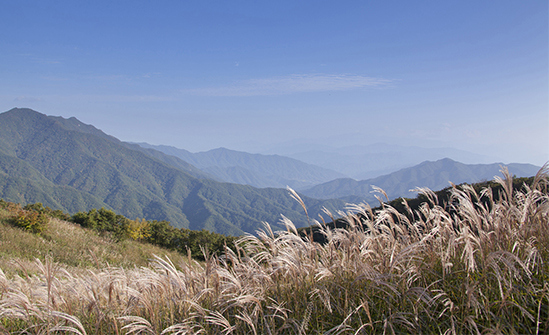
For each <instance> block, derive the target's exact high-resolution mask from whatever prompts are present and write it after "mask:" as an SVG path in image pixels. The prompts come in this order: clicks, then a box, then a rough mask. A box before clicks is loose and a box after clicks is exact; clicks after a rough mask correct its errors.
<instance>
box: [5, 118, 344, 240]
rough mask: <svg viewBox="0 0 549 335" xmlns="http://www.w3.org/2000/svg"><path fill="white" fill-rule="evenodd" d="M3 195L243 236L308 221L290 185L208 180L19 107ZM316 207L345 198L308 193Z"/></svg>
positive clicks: (70, 122) (89, 129) (313, 211)
mask: <svg viewBox="0 0 549 335" xmlns="http://www.w3.org/2000/svg"><path fill="white" fill-rule="evenodd" d="M0 197H2V198H4V199H5V200H7V201H14V202H20V203H31V202H42V203H43V204H44V205H46V206H49V207H51V208H54V209H61V210H64V211H67V212H70V213H74V212H77V211H82V210H89V209H91V208H100V207H105V208H108V209H112V210H114V211H116V212H117V213H119V214H122V215H124V216H126V217H129V218H132V219H133V218H137V217H139V218H146V219H148V220H168V221H170V222H171V223H172V224H173V225H174V226H176V227H185V228H191V229H208V230H210V231H213V232H217V233H223V234H231V235H240V234H242V233H243V232H249V233H254V232H255V230H257V229H258V228H260V227H262V222H263V221H267V222H269V223H271V224H274V225H275V228H280V227H281V226H280V225H279V219H280V215H281V214H284V215H285V216H286V217H288V218H290V219H291V220H293V221H294V223H295V224H296V225H297V226H303V225H305V224H306V223H307V218H306V217H305V216H304V214H303V209H302V208H301V206H300V205H299V204H298V203H297V202H296V201H295V200H293V199H292V198H291V197H290V196H289V194H288V192H287V191H286V190H283V189H273V188H268V189H257V188H253V187H251V186H245V185H237V184H229V183H220V182H216V181H213V180H209V179H205V175H203V173H202V172H201V171H199V170H198V169H197V168H195V167H193V166H192V165H190V164H188V163H186V162H183V161H181V160H179V159H177V158H175V157H171V156H167V155H165V154H163V153H161V152H157V151H150V150H145V149H143V148H136V146H135V145H131V144H127V143H124V142H121V141H119V140H118V139H116V138H114V137H112V136H109V135H107V134H104V133H103V132H101V131H100V130H98V129H96V128H95V127H93V126H90V125H85V124H83V123H81V122H80V121H78V120H77V119H75V118H70V119H64V118H61V117H52V116H46V115H44V114H41V113H38V112H36V111H33V110H30V109H19V108H14V109H12V110H10V111H8V112H5V113H2V114H0ZM303 200H304V202H305V203H306V205H307V207H308V210H309V214H310V215H311V216H316V215H317V214H318V213H320V212H321V211H322V208H323V207H324V206H326V207H327V208H329V209H331V210H335V209H341V208H342V207H343V205H344V204H343V202H342V201H321V200H315V199H310V198H307V197H304V198H303Z"/></svg>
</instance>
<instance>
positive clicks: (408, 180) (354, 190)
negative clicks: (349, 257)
mask: <svg viewBox="0 0 549 335" xmlns="http://www.w3.org/2000/svg"><path fill="white" fill-rule="evenodd" d="M506 166H507V168H508V169H509V172H510V173H511V175H515V176H517V177H530V176H533V175H535V174H536V173H537V172H538V170H539V169H540V167H539V166H535V165H531V164H516V163H514V164H508V165H506ZM501 168H502V164H501V163H493V164H462V163H459V162H456V161H454V160H451V159H449V158H444V159H441V160H438V161H435V162H431V161H426V162H423V163H421V164H419V165H416V166H413V167H410V168H405V169H401V170H399V171H397V172H393V173H391V174H387V175H383V176H379V177H376V178H371V179H367V180H361V181H357V180H354V179H351V178H342V179H336V180H333V181H330V182H327V183H324V184H321V185H317V186H314V187H312V188H310V189H307V190H302V191H301V193H303V194H305V195H307V196H310V197H313V198H318V199H334V198H341V199H345V200H347V201H351V202H362V201H366V202H375V201H376V198H375V196H374V194H373V193H372V191H373V188H372V186H377V187H380V188H382V189H383V190H384V191H385V192H386V193H387V196H388V197H389V199H391V200H392V199H395V198H398V197H405V198H414V197H415V196H416V195H417V193H416V192H414V191H411V190H413V189H415V188H417V187H427V188H429V189H431V190H441V189H443V188H446V187H448V186H450V182H452V183H454V184H461V183H476V182H480V181H484V180H492V179H494V177H495V176H497V175H499V176H502V174H501V171H500V170H501Z"/></svg>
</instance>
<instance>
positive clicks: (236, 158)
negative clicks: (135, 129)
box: [139, 143, 345, 190]
mask: <svg viewBox="0 0 549 335" xmlns="http://www.w3.org/2000/svg"><path fill="white" fill-rule="evenodd" d="M139 145H140V146H142V147H143V148H149V149H155V150H158V151H161V152H163V153H165V154H168V155H172V156H175V157H178V158H180V159H182V160H184V161H186V162H189V163H190V164H192V165H194V166H196V167H198V168H200V169H201V170H202V171H203V172H205V173H207V174H209V175H211V176H214V177H215V178H216V179H218V180H220V181H225V182H230V183H237V184H244V185H251V186H254V187H279V188H280V187H286V186H290V187H291V188H293V189H296V190H300V189H304V188H309V187H312V186H314V185H317V184H321V183H325V182H327V181H330V180H334V179H337V178H342V177H345V175H343V174H341V173H338V172H335V171H332V170H328V169H325V168H322V167H319V166H316V165H312V164H307V163H303V162H301V161H299V160H297V159H293V158H289V157H284V156H279V155H261V154H250V153H246V152H241V151H235V150H229V149H225V148H218V149H213V150H210V151H206V152H198V153H192V152H189V151H187V150H184V149H178V148H175V147H171V146H164V145H160V146H153V145H150V144H147V143H139Z"/></svg>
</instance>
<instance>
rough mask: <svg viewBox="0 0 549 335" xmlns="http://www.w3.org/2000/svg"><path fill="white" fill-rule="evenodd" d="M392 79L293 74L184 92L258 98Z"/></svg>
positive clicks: (380, 83) (342, 88) (372, 84)
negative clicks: (260, 96)
mask: <svg viewBox="0 0 549 335" xmlns="http://www.w3.org/2000/svg"><path fill="white" fill-rule="evenodd" d="M392 82H393V80H390V79H384V78H375V77H366V76H358V75H345V74H339V75H331V74H294V75H289V76H283V77H272V78H261V79H249V80H244V81H239V82H235V83H233V84H230V85H226V86H218V87H207V88H196V89H189V90H184V91H183V93H185V94H193V95H205V96H258V95H281V94H292V93H303V92H325V91H347V90H354V89H360V88H367V87H384V86H388V85H390V84H391V83H392Z"/></svg>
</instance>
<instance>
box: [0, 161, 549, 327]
mask: <svg viewBox="0 0 549 335" xmlns="http://www.w3.org/2000/svg"><path fill="white" fill-rule="evenodd" d="M546 173H547V170H546V169H544V170H542V171H541V172H540V174H538V176H537V177H536V178H535V180H534V182H533V184H532V185H531V186H525V187H524V188H522V189H521V190H517V189H513V186H512V185H513V184H512V183H510V177H508V179H507V180H497V182H498V183H499V184H500V185H501V186H502V189H503V190H504V194H503V195H502V196H501V197H499V198H498V200H494V197H493V195H492V191H491V190H490V189H485V190H482V191H481V192H480V194H479V193H477V192H476V191H475V190H474V189H473V188H472V187H467V186H463V187H462V188H454V189H453V190H452V196H451V198H450V201H449V202H448V203H439V202H438V200H437V199H436V195H435V194H434V193H432V192H430V191H429V190H423V192H424V194H425V195H426V199H427V202H426V203H424V204H423V205H422V206H420V207H419V209H418V210H415V211H413V210H410V212H409V213H400V212H398V211H396V210H395V209H394V208H393V207H391V206H389V205H384V206H383V207H381V208H380V209H379V210H375V211H374V210H372V209H371V208H370V207H369V206H368V205H360V206H356V207H353V208H352V211H351V212H350V213H347V214H342V215H343V217H344V218H345V220H346V221H347V223H348V224H347V229H338V228H329V227H328V226H326V225H323V224H319V225H320V230H321V232H322V234H324V235H325V239H324V241H325V243H322V244H321V243H316V242H314V241H311V240H309V239H307V238H306V237H305V238H303V237H301V236H300V235H299V234H298V232H297V230H296V229H295V227H294V225H293V224H292V222H291V221H289V220H286V219H284V220H283V221H284V223H285V224H286V226H287V231H285V232H279V233H273V232H272V231H271V229H270V226H269V225H265V229H264V230H263V231H260V232H258V235H257V236H245V237H242V238H240V240H239V241H238V246H239V247H238V249H237V250H236V251H234V252H233V251H232V250H230V249H227V250H226V253H225V254H224V255H222V256H220V257H215V256H209V255H208V254H207V253H206V255H205V258H206V259H205V262H204V263H196V262H194V263H192V262H190V261H189V260H188V261H182V260H179V261H176V260H174V261H173V262H172V261H171V260H170V258H168V257H156V258H155V259H154V260H153V261H152V262H151V263H150V265H149V266H147V267H139V268H137V267H135V268H128V267H119V266H114V267H113V266H110V267H107V266H104V267H100V268H96V269H90V270H89V271H86V272H78V271H72V270H70V269H69V270H66V268H65V267H64V266H62V265H60V264H58V263H57V262H56V261H55V257H54V258H53V259H50V258H45V259H43V260H42V261H36V262H35V267H36V269H37V274H36V275H28V276H26V275H21V276H12V277H10V276H4V275H3V274H2V273H0V293H1V297H0V323H1V324H2V325H3V327H4V328H5V331H6V332H8V331H9V332H21V333H34V334H38V333H41V334H42V333H47V332H50V333H55V332H59V333H60V332H61V331H62V330H63V331H69V332H73V333H77V334H469V333H472V334H547V333H549V307H548V306H549V284H548V282H549V196H548V195H547V192H546V190H547V189H546V187H547V174H546ZM480 198H482V199H484V200H483V201H479V199H480ZM403 206H404V208H409V207H408V206H407V205H406V203H404V204H403ZM12 229H13V228H12ZM33 236H34V235H33ZM35 237H36V236H35ZM36 238H41V237H36Z"/></svg>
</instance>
